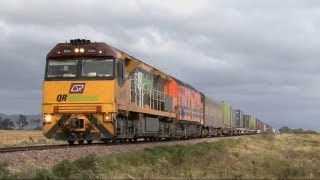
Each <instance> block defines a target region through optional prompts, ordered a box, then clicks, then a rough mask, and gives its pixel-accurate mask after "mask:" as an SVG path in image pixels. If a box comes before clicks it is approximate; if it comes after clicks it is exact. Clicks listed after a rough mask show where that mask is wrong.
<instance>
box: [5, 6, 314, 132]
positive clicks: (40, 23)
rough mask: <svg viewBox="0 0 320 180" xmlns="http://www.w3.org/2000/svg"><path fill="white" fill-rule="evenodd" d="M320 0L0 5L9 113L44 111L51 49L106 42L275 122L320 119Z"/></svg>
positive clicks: (306, 124) (308, 123)
mask: <svg viewBox="0 0 320 180" xmlns="http://www.w3.org/2000/svg"><path fill="white" fill-rule="evenodd" d="M319 9H320V3H319V2H318V1H307V0H306V1H298V0H285V1H281V2H279V1H264V0H243V1H238V0H228V1H225V0H216V1H179V0H177V1H172V0H170V1H160V0H158V1H152V2H151V1H144V0H143V1H124V0H123V1H117V2H114V1H75V0H72V1H30V2H26V1H22V0H12V1H10V2H1V6H0V33H1V34H2V36H0V40H1V43H0V53H1V54H2V55H1V62H2V65H1V66H0V84H1V89H0V94H1V93H2V94H1V96H2V97H3V98H2V101H3V102H8V103H7V104H8V105H7V106H4V105H2V106H0V111H1V112H4V113H20V112H25V113H28V114H30V113H38V112H39V111H40V110H39V108H38V107H39V104H40V102H41V99H40V98H41V83H42V78H43V73H44V63H45V57H46V53H47V52H48V51H49V50H50V48H52V47H53V46H54V45H55V44H56V43H58V42H64V41H66V40H69V39H71V38H77V37H79V38H83V37H86V38H88V39H91V40H93V41H105V42H106V43H108V44H110V45H113V46H115V47H117V48H119V49H122V50H124V51H125V52H127V53H129V54H130V55H133V56H135V57H137V58H139V59H141V60H143V61H145V62H146V63H148V64H150V65H153V66H155V67H156V68H159V69H161V70H163V71H165V72H167V73H168V74H170V75H173V76H175V77H178V78H179V79H181V80H183V81H185V82H187V83H189V84H191V85H193V86H194V87H196V88H197V89H199V90H200V91H202V92H204V93H207V94H209V95H210V96H213V97H215V98H217V99H220V100H226V101H228V102H230V103H231V104H232V105H233V106H235V107H237V108H241V109H243V110H244V111H246V112H248V113H251V114H254V115H256V116H258V117H260V118H261V119H263V120H265V121H266V122H269V123H271V124H274V125H275V126H276V127H279V126H281V125H289V126H292V127H303V128H313V129H317V130H320V123H319V122H317V116H318V115H319V113H318V111H317V108H316V107H317V106H319V104H318V102H317V100H318V99H320V96H319V95H318V94H319V93H318V92H319V90H320V85H318V83H317V82H318V81H319V78H320V77H319V76H320V74H319V73H318V69H319V67H320V61H318V57H319V56H320V53H319V51H318V47H319V45H320V42H319V41H318V39H319V35H318V34H319V27H320V22H319V20H318V16H319V12H320V11H319Z"/></svg>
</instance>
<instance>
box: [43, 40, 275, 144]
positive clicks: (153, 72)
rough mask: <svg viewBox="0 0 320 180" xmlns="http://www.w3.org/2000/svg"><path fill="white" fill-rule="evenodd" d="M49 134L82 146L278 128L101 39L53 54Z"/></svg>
mask: <svg viewBox="0 0 320 180" xmlns="http://www.w3.org/2000/svg"><path fill="white" fill-rule="evenodd" d="M42 114H43V134H44V135H45V136H46V137H47V138H54V139H56V140H65V141H68V143H69V144H74V143H75V142H76V141H77V142H78V143H79V144H83V143H84V142H87V143H88V144H90V143H92V141H94V140H98V141H104V142H105V143H109V142H115V143H118V142H126V141H137V140H138V139H143V138H144V139H145V140H163V139H181V138H196V137H207V136H221V135H240V134H244V133H256V132H271V129H272V127H271V126H269V125H267V124H265V123H263V122H262V121H260V120H258V119H256V118H255V117H253V116H250V115H245V114H243V112H242V111H240V110H235V109H233V108H232V107H231V106H230V105H229V104H228V103H227V102H225V101H222V102H220V101H217V100H215V99H213V98H211V97H208V96H207V95H205V94H203V93H201V92H200V91H199V90H197V89H195V88H194V87H192V86H191V85H189V84H187V83H185V82H182V81H180V80H178V79H177V78H175V77H172V76H170V75H168V74H166V73H164V72H162V71H160V70H158V69H156V68H154V67H152V66H150V65H148V64H146V63H144V62H142V61H140V60H139V59H137V58H134V57H132V56H130V55H128V54H126V53H124V52H123V51H121V50H118V49H116V48H114V47H112V46H110V45H108V44H106V43H103V42H91V41H90V40H85V39H73V40H70V42H66V43H58V44H57V45H56V46H55V47H54V48H53V49H52V50H51V51H50V52H49V53H48V55H47V58H46V67H45V77H44V81H43V101H42Z"/></svg>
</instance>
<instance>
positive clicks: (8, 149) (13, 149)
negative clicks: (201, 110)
mask: <svg viewBox="0 0 320 180" xmlns="http://www.w3.org/2000/svg"><path fill="white" fill-rule="evenodd" d="M237 137H239V136H220V137H211V138H215V139H229V138H237ZM208 138H209V137H208ZM203 139H206V138H203ZM189 140H190V141H191V140H194V139H179V140H171V141H168V140H163V141H144V140H141V141H136V142H125V143H120V142H119V143H110V144H105V143H103V142H97V143H92V144H75V145H69V144H59V145H43V146H17V147H4V148H0V154H1V153H10V152H19V151H34V150H49V149H63V148H79V147H89V146H103V145H104V146H117V145H129V144H147V143H157V142H175V141H189Z"/></svg>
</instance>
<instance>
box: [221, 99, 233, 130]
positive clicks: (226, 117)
mask: <svg viewBox="0 0 320 180" xmlns="http://www.w3.org/2000/svg"><path fill="white" fill-rule="evenodd" d="M222 107H223V125H224V127H225V128H231V124H232V120H231V113H232V111H231V106H230V105H229V104H228V103H226V102H224V101H222Z"/></svg>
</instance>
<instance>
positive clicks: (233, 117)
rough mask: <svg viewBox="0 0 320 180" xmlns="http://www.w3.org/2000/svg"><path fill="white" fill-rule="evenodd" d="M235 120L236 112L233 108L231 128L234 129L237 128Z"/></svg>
mask: <svg viewBox="0 0 320 180" xmlns="http://www.w3.org/2000/svg"><path fill="white" fill-rule="evenodd" d="M235 119H236V110H234V109H233V108H232V107H231V127H232V128H236V126H235V122H234V121H235Z"/></svg>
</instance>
